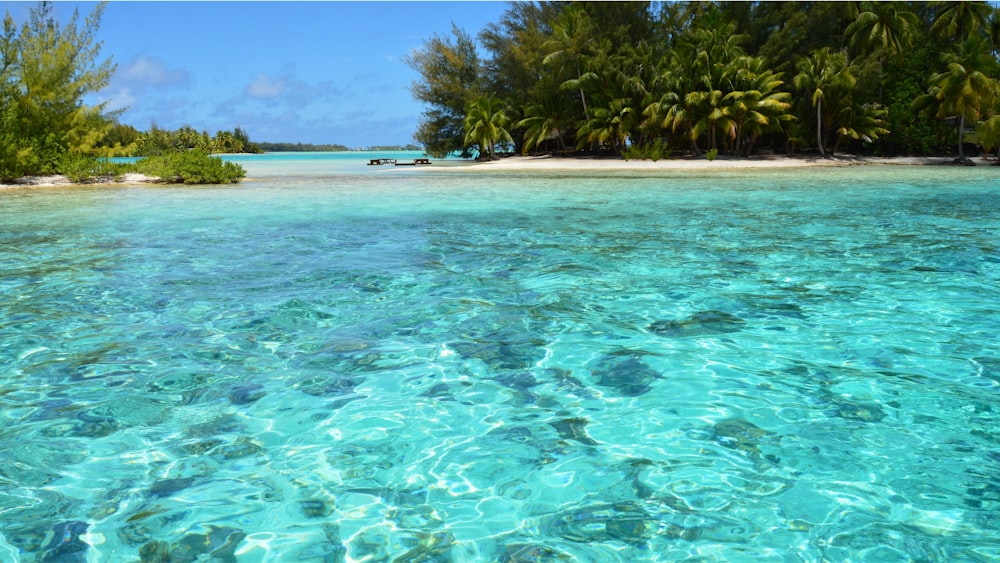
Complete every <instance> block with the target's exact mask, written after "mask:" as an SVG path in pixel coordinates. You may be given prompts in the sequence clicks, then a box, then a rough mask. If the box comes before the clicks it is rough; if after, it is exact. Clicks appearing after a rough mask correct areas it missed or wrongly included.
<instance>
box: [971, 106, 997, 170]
mask: <svg viewBox="0 0 1000 563" xmlns="http://www.w3.org/2000/svg"><path fill="white" fill-rule="evenodd" d="M976 137H978V138H979V143H980V144H981V145H982V146H983V150H984V151H986V152H987V153H990V152H993V149H998V150H997V152H998V154H997V158H998V159H1000V115H994V116H993V117H991V118H989V119H987V120H985V121H980V122H979V125H977V126H976Z"/></svg>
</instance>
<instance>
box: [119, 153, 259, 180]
mask: <svg viewBox="0 0 1000 563" xmlns="http://www.w3.org/2000/svg"><path fill="white" fill-rule="evenodd" d="M135 171H136V172H138V173H140V174H145V175H147V176H156V177H158V178H160V180H162V181H164V182H168V183H176V184H235V183H237V182H239V181H240V180H242V179H243V178H245V177H246V175H247V173H246V170H244V169H243V167H242V166H240V165H239V164H236V163H233V162H226V161H224V160H222V159H221V158H219V157H217V156H209V154H208V153H206V152H205V151H201V150H189V151H181V152H171V153H165V154H160V155H156V156H149V157H146V158H143V159H141V160H139V161H138V162H136V163H135Z"/></svg>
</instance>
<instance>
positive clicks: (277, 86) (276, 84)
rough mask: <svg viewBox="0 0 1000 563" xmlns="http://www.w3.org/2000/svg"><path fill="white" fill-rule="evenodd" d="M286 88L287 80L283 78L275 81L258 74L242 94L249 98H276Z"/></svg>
mask: <svg viewBox="0 0 1000 563" xmlns="http://www.w3.org/2000/svg"><path fill="white" fill-rule="evenodd" d="M287 87H288V80H287V79H285V78H278V79H277V80H275V79H272V78H271V77H270V76H268V75H266V74H258V75H257V78H254V79H253V82H251V83H250V84H248V85H247V87H246V89H245V90H244V92H246V94H247V95H248V96H250V97H251V98H277V97H278V96H280V95H281V94H282V93H283V92H284V91H285V88H287Z"/></svg>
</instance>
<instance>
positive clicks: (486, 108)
mask: <svg viewBox="0 0 1000 563" xmlns="http://www.w3.org/2000/svg"><path fill="white" fill-rule="evenodd" d="M509 124H510V119H509V118H508V117H507V113H506V111H505V109H504V104H503V103H502V102H501V101H500V100H498V99H496V98H494V97H492V96H479V97H478V98H475V99H474V100H472V101H471V102H469V103H468V105H466V107H465V119H464V120H463V125H464V127H465V144H466V145H467V146H468V145H478V146H479V158H489V159H490V160H495V159H496V144H497V143H499V142H501V141H506V142H508V143H513V142H514V139H513V138H512V137H511V136H510V132H509V131H507V126H508V125H509Z"/></svg>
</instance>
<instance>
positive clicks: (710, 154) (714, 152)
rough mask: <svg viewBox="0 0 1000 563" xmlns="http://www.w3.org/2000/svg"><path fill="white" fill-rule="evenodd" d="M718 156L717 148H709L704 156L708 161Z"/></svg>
mask: <svg viewBox="0 0 1000 563" xmlns="http://www.w3.org/2000/svg"><path fill="white" fill-rule="evenodd" d="M718 156H719V149H709V151H708V152H706V153H705V158H707V159H708V161H709V162H712V161H713V160H715V159H716V158H717V157H718Z"/></svg>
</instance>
